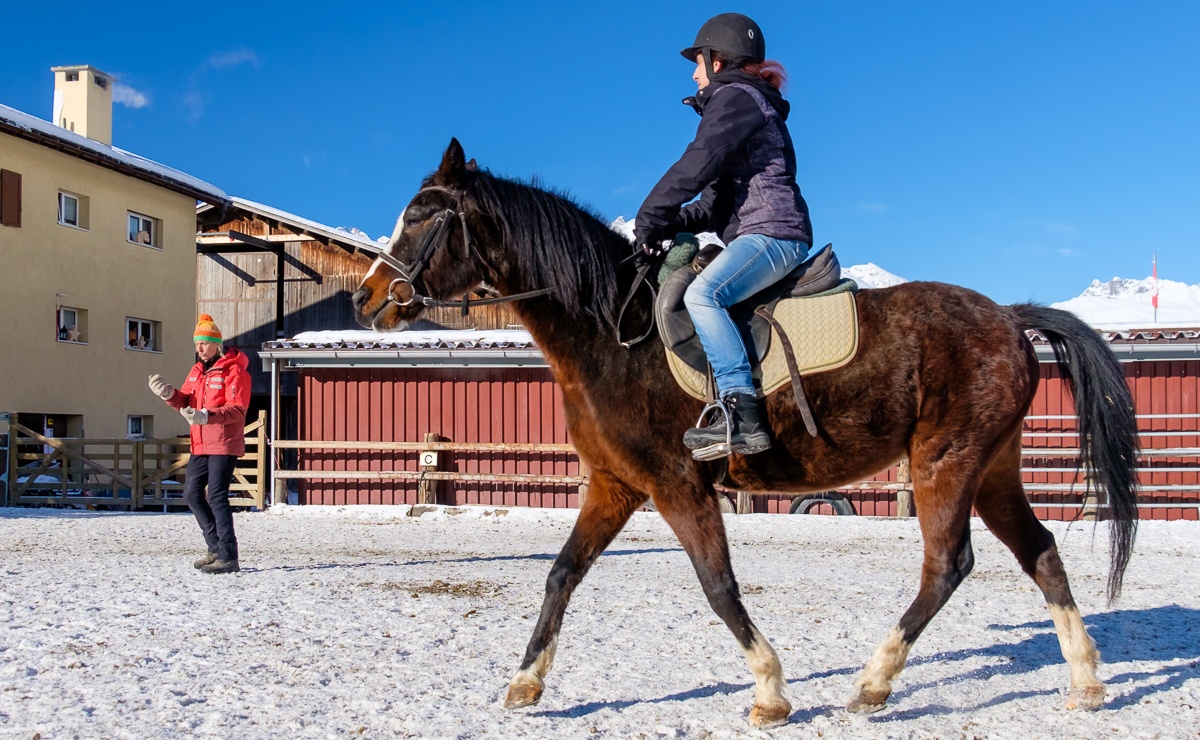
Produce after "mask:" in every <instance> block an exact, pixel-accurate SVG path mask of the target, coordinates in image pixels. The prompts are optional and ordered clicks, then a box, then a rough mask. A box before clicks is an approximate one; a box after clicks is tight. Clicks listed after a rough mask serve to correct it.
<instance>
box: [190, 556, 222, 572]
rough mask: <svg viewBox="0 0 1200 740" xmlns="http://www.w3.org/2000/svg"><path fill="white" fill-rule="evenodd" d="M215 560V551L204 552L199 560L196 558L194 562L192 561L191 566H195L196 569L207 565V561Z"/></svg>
mask: <svg viewBox="0 0 1200 740" xmlns="http://www.w3.org/2000/svg"><path fill="white" fill-rule="evenodd" d="M216 560H217V554H216V553H215V552H209V553H205V554H204V557H202V558H200V559H199V560H197V561H196V562H194V563H192V567H193V568H195V569H196V570H200V569H201V568H203V567H204V566H206V565H208V564H209V563H213V562H216Z"/></svg>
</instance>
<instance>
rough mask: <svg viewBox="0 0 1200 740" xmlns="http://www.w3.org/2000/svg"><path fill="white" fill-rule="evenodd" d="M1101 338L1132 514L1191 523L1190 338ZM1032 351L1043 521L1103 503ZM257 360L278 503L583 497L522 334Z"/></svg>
mask: <svg viewBox="0 0 1200 740" xmlns="http://www.w3.org/2000/svg"><path fill="white" fill-rule="evenodd" d="M1104 336H1105V338H1106V340H1107V341H1108V342H1109V344H1110V346H1111V347H1112V348H1113V350H1114V351H1115V352H1116V353H1117V354H1118V356H1119V357H1120V359H1121V361H1122V363H1123V365H1124V366H1125V368H1126V373H1127V377H1128V379H1129V383H1130V387H1131V389H1132V391H1133V394H1134V398H1135V402H1136V407H1137V408H1136V411H1137V415H1138V420H1139V427H1140V429H1141V442H1142V446H1143V448H1144V450H1145V452H1144V455H1143V457H1142V459H1141V460H1140V461H1139V469H1140V476H1141V481H1142V483H1143V486H1144V499H1143V500H1144V502H1145V504H1146V506H1145V508H1144V510H1143V517H1146V518H1164V519H1168V518H1169V519H1175V518H1187V519H1196V518H1198V517H1197V513H1198V511H1200V332H1198V331H1196V330H1178V331H1162V330H1155V331H1143V332H1120V333H1106V334H1104ZM1035 344H1036V347H1037V352H1038V355H1039V357H1040V358H1041V359H1042V362H1043V364H1042V378H1043V379H1042V382H1041V384H1040V386H1039V390H1038V395H1037V397H1036V399H1035V401H1034V405H1033V408H1032V410H1031V413H1030V416H1029V417H1028V419H1027V422H1026V429H1025V434H1026V436H1025V447H1026V461H1025V481H1026V487H1027V491H1028V492H1029V496H1030V500H1031V501H1032V502H1034V504H1035V510H1036V511H1037V513H1038V515H1039V516H1040V517H1042V518H1045V519H1073V518H1077V517H1080V516H1089V515H1092V514H1093V513H1094V512H1095V507H1096V506H1097V505H1099V504H1102V502H1098V501H1096V499H1095V497H1094V494H1093V493H1092V492H1089V490H1088V486H1087V485H1086V479H1085V478H1084V477H1082V476H1078V475H1076V474H1075V471H1074V460H1075V454H1076V453H1075V452H1074V450H1075V449H1076V448H1077V447H1078V438H1077V436H1076V434H1075V418H1074V412H1073V407H1072V405H1071V402H1070V397H1069V395H1068V393H1067V389H1066V387H1065V384H1064V383H1063V381H1062V378H1061V377H1060V375H1059V373H1058V370H1057V367H1056V366H1055V365H1054V364H1053V355H1052V352H1051V349H1050V347H1049V345H1048V344H1047V343H1045V342H1044V341H1041V340H1040V339H1035ZM262 354H263V357H264V358H265V359H266V360H267V362H268V363H270V364H271V365H272V367H273V368H274V369H275V370H277V371H278V374H279V375H281V376H282V375H287V374H290V373H292V372H294V373H295V374H296V375H297V376H298V381H297V386H298V392H299V404H300V407H299V426H298V429H299V434H298V437H297V439H295V440H284V441H280V442H278V443H277V445H279V446H281V447H283V448H286V449H293V450H298V451H299V458H298V461H297V464H296V465H295V466H294V468H293V469H288V470H281V471H279V480H280V481H285V480H286V481H287V482H288V483H290V484H292V486H293V487H292V491H293V494H294V495H293V499H292V500H295V501H298V502H300V503H309V504H367V503H395V504H402V503H403V504H416V503H422V502H430V503H432V502H436V503H442V504H487V505H497V506H500V505H505V506H512V505H521V506H524V505H529V506H576V505H578V500H579V495H580V494H581V493H586V474H587V471H586V470H583V469H581V467H580V463H579V459H578V457H577V456H575V455H574V454H573V453H571V452H570V451H569V450H570V447H569V441H570V440H569V439H568V438H567V435H566V430H565V424H564V420H563V413H562V399H561V393H560V391H559V389H558V386H557V384H555V382H554V380H553V378H552V377H551V376H550V372H549V369H548V368H547V367H546V365H545V361H544V360H543V359H542V358H541V355H540V353H539V352H538V351H537V348H536V346H535V345H534V344H533V343H532V341H531V340H530V339H529V337H528V335H527V334H524V333H523V332H515V333H511V332H502V331H501V332H479V333H477V334H472V335H456V334H454V333H443V334H437V333H434V334H424V335H423V334H420V333H414V332H409V333H396V334H392V335H386V334H383V335H374V336H370V335H367V336H365V337H364V336H363V335H357V336H354V337H353V338H345V339H343V338H339V337H336V336H327V337H324V338H322V339H321V340H319V341H305V340H304V339H303V338H301V339H285V340H279V341H274V342H270V343H268V344H267V346H266V347H265V348H264V349H263V353H262ZM427 453H436V454H435V456H433V457H426V454H427ZM423 463H429V464H423ZM910 490H911V485H910V484H909V483H908V482H907V478H906V476H905V469H904V466H903V465H900V466H898V467H896V468H893V469H891V470H889V471H886V472H885V473H884V474H881V475H879V476H877V480H873V481H864V482H862V483H861V484H860V485H858V486H855V487H852V488H847V489H843V490H840V491H837V492H830V493H829V494H827V495H825V496H820V497H815V498H813V497H809V498H804V499H799V500H798V499H797V497H795V496H794V495H792V494H777V495H765V496H754V497H748V496H738V495H737V492H728V493H729V494H730V497H731V502H732V501H734V500H736V501H737V502H738V510H740V511H754V512H764V513H791V512H793V511H798V512H805V513H835V512H841V513H850V512H851V511H852V512H854V513H857V514H861V515H875V516H896V515H907V514H910V513H911V496H907V497H906V493H907V492H908V491H910ZM276 496H277V498H278V497H281V496H282V493H281V491H280V489H277V490H276Z"/></svg>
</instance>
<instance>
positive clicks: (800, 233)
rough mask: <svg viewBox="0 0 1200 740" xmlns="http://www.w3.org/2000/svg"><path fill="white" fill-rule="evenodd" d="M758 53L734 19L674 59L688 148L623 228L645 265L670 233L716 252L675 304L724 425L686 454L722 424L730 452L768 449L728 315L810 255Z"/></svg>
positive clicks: (762, 49) (698, 431) (689, 439)
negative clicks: (683, 90)
mask: <svg viewBox="0 0 1200 740" xmlns="http://www.w3.org/2000/svg"><path fill="white" fill-rule="evenodd" d="M766 50H767V47H766V42H765V41H764V40H763V34H762V29H760V28H759V27H758V24H757V23H755V22H754V21H753V20H751V19H750V18H747V17H746V16H744V15H741V14H739V13H722V14H721V15H718V16H715V17H713V18H711V19H710V20H708V21H707V22H706V23H705V24H704V25H703V26H701V28H700V32H699V33H698V34H697V35H696V40H695V42H693V44H692V45H691V46H689V47H688V48H686V49H684V50H683V51H682V52H681V53H682V54H683V58H684V59H687V60H688V61H689V62H692V63H694V64H695V65H696V69H695V71H694V72H693V73H692V79H693V80H695V82H696V85H697V87H698V88H699V89H698V91H697V92H696V95H695V96H694V97H689V98H686V99H684V101H683V102H684V103H687V104H689V105H691V106H692V107H693V108H695V109H696V112H697V113H699V114H700V117H701V118H700V125H699V128H698V129H697V130H696V137H695V139H694V140H693V141H692V143H691V144H689V145H688V147H687V149H686V150H685V151H684V153H683V156H682V157H680V159H679V161H678V162H676V163H675V164H673V165H671V168H670V169H668V170H667V173H666V174H665V175H663V176H662V179H660V180H659V181H658V184H657V185H655V186H654V188H653V189H652V190H651V191H650V195H648V196H647V197H646V200H645V202H644V203H642V207H641V208H640V209H639V210H638V214H637V218H636V219H635V221H634V236H635V238H636V240H637V243H638V245H639V246H640V247H641V249H642V250H643V251H644V252H646V253H647V254H649V255H651V256H657V255H659V254H661V253H662V252H664V251H665V249H666V247H665V246H664V245H666V244H669V242H670V240H671V239H672V238H673V237H674V236H675V234H676V232H693V233H696V232H702V231H714V232H716V233H717V235H718V236H720V237H721V239H722V240H723V241H724V242H725V245H726V246H725V249H724V250H722V252H721V253H720V255H719V256H718V257H716V258H715V259H714V260H713V261H712V262H711V263H710V264H709V265H708V267H706V268H705V269H704V272H702V273H701V274H700V276H699V277H698V278H697V279H696V280H695V282H693V283H692V285H691V286H690V287H689V288H688V290H687V292H686V293H685V294H684V304H685V305H686V306H687V309H688V314H689V315H690V316H691V317H692V322H693V323H694V324H695V325H696V334H697V335H698V336H699V337H700V343H701V344H702V345H703V346H704V351H705V353H707V355H708V360H709V363H710V364H711V365H712V368H713V376H714V378H715V379H716V384H717V391H718V394H719V397H720V398H721V400H722V402H723V404H722V405H723V407H724V409H725V418H720V417H719V416H718V417H717V418H714V419H713V420H712V422H711V423H710V424H708V425H706V426H703V427H698V428H695V429H689V430H688V431H687V432H686V433H685V434H684V437H683V443H684V445H686V446H687V447H688V448H689V449H692V450H696V449H701V448H705V447H709V446H711V445H715V444H724V443H725V439H726V424H727V423H728V424H729V425H730V427H731V431H732V442H733V451H734V452H738V453H741V454H745V455H749V454H753V453H756V452H762V451H763V450H766V449H768V448H770V446H771V441H770V435H769V433H768V425H767V423H766V419H765V417H764V414H763V412H762V409H761V405H760V404H759V401H758V397H757V395H756V391H755V388H754V379H753V376H752V375H751V370H750V361H749V359H748V357H747V354H746V347H745V345H744V344H743V343H742V338H741V336H740V334H739V333H738V330H737V328H736V327H735V326H734V323H733V321H732V319H730V317H729V308H730V306H732V305H734V304H735V303H737V302H738V301H741V300H743V299H745V298H748V297H750V296H751V295H753V294H754V293H757V292H758V291H760V290H762V289H764V288H766V287H768V286H770V285H771V284H773V283H775V282H776V281H778V280H779V279H780V278H782V277H783V276H784V275H786V274H787V273H789V272H791V271H792V270H793V269H794V268H796V267H798V266H799V265H800V264H801V263H802V262H803V261H804V260H805V258H807V256H808V251H809V249H810V248H811V247H812V228H811V225H810V224H809V218H808V204H806V203H805V201H804V198H803V196H801V195H800V188H799V186H798V185H797V184H796V150H795V148H794V147H793V145H792V137H791V134H790V133H789V132H788V127H787V124H786V123H785V121H786V120H787V117H788V112H789V109H790V105H789V104H788V102H787V101H786V100H784V99H783V95H782V94H781V92H780V90H781V88H782V86H783V82H784V80H785V72H784V69H783V67H782V66H781V65H780V64H779V63H778V62H775V61H769V60H767V59H766ZM697 195H699V196H700V199H699V200H696V201H695V202H690V201H692V199H693V198H695V197H696V196H697ZM685 204H687V205H685Z"/></svg>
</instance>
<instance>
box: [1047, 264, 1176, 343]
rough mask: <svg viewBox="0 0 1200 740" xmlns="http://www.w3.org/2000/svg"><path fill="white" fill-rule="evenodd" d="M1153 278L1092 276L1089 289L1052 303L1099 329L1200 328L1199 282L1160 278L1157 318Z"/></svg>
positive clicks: (1053, 305)
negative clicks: (1104, 279)
mask: <svg viewBox="0 0 1200 740" xmlns="http://www.w3.org/2000/svg"><path fill="white" fill-rule="evenodd" d="M1154 282H1155V281H1154V279H1153V278H1145V279H1143V280H1133V279H1129V278H1116V277H1115V278H1113V279H1112V280H1109V281H1108V282H1107V283H1102V282H1100V281H1099V280H1093V281H1092V284H1091V285H1089V286H1088V288H1087V290H1085V291H1083V293H1081V294H1080V295H1078V296H1076V297H1075V298H1072V299H1070V300H1068V301H1062V302H1060V303H1052V304H1050V305H1051V306H1052V307H1053V308H1061V309H1063V310H1065V311H1070V312H1071V313H1073V314H1075V315H1076V316H1078V317H1079V318H1081V319H1083V320H1084V321H1086V322H1087V323H1089V324H1091V325H1092V326H1094V327H1096V328H1097V329H1106V330H1109V331H1122V330H1128V329H1155V328H1158V329H1200V285H1188V284H1187V283H1181V282H1177V281H1175V280H1159V281H1158V318H1157V320H1155V316H1154V306H1153V304H1152V303H1151V297H1152V295H1153V291H1154Z"/></svg>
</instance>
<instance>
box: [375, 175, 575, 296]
mask: <svg viewBox="0 0 1200 740" xmlns="http://www.w3.org/2000/svg"><path fill="white" fill-rule="evenodd" d="M428 191H437V192H440V193H447V194H449V195H450V197H451V199H452V200H451V202H450V205H449V206H448V207H447V208H445V209H443V210H442V211H441V212H440V213H439V214H438V215H437V220H436V222H435V224H434V228H433V229H431V230H430V231H428V232H427V233H426V234H425V238H424V239H423V240H422V241H421V247H420V249H418V250H417V256H416V257H415V258H414V259H413V261H412V263H411V264H407V265H406V264H404V263H403V262H401V261H400V260H398V259H396V258H395V257H393V256H392V255H390V254H388V253H387V252H379V253H378V255H377V256H378V257H379V259H380V260H381V261H382V262H383V263H384V264H386V265H387V266H388V267H391V268H392V269H393V270H395V271H396V272H398V273H400V277H398V278H396V279H395V280H393V281H392V282H391V283H389V284H388V289H387V299H388V302H389V303H394V304H396V305H397V306H401V307H406V306H411V305H413V304H414V303H420V304H421V305H423V306H430V307H444V306H460V307H461V308H462V315H463V316H466V315H467V312H468V311H469V310H470V307H471V306H486V305H490V304H494V303H507V302H509V301H519V300H522V299H524V298H533V297H535V296H540V295H546V294H548V293H551V292H553V291H551V290H550V289H549V288H543V289H541V290H531V291H528V292H525V293H517V294H515V295H510V296H500V297H498V298H477V299H474V300H472V299H470V298H468V297H467V294H466V293H463V297H462V300H461V301H454V302H447V301H442V300H438V299H437V298H432V297H430V296H428V295H422V293H421V291H423V290H426V288H425V284H424V283H418V282H417V281H418V280H420V278H421V273H423V272H424V271H425V268H427V267H429V263H430V262H431V261H432V260H433V253H434V252H435V251H436V250H437V248H438V247H440V246H441V245H442V244H444V243H447V242H449V240H450V224H451V222H452V221H453V220H454V219H455V218H457V219H458V221H459V223H461V224H462V234H463V250H464V252H465V253H470V252H472V251H473V252H475V254H476V256H477V257H479V259H480V261H482V262H483V263H484V264H485V265H486V264H487V262H486V261H485V260H483V255H481V254H479V250H477V249H475V246H474V245H473V244H472V243H471V232H470V230H469V229H468V228H467V215H466V213H465V212H464V211H463V209H462V207H461V206H462V197H463V193H464V191H463V190H451V189H450V188H446V187H442V186H440V185H430V186H429V187H427V188H421V189H420V190H419V191H417V195H420V194H421V193H424V192H428ZM398 285H407V286H408V288H409V290H410V291H411V293H412V295H410V296H409V297H408V298H407V299H406V300H403V301H399V300H397V299H396V296H395V292H396V286H398ZM426 292H427V291H426Z"/></svg>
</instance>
